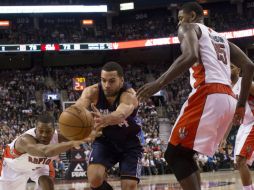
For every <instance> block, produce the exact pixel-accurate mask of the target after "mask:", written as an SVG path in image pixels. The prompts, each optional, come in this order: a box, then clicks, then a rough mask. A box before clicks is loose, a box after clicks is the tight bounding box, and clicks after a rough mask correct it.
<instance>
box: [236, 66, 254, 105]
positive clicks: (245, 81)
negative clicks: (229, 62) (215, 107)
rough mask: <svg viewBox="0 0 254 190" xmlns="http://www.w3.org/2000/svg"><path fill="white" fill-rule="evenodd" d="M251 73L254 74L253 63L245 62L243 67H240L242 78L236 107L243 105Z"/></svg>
mask: <svg viewBox="0 0 254 190" xmlns="http://www.w3.org/2000/svg"><path fill="white" fill-rule="evenodd" d="M253 75H254V66H253V63H252V64H246V65H245V67H244V68H243V69H242V76H243V79H242V84H241V92H240V96H239V99H238V103H237V106H238V107H245V104H246V101H247V98H248V96H249V91H250V87H251V84H252V79H253Z"/></svg>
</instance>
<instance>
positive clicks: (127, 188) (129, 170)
mask: <svg viewBox="0 0 254 190" xmlns="http://www.w3.org/2000/svg"><path fill="white" fill-rule="evenodd" d="M142 153H143V148H142V146H141V145H140V141H139V139H138V137H135V139H132V140H129V141H128V142H126V144H125V149H124V151H123V153H122V155H121V160H120V164H119V169H120V174H121V188H122V190H136V189H137V187H138V183H139V178H140V175H141V169H142V163H141V159H142Z"/></svg>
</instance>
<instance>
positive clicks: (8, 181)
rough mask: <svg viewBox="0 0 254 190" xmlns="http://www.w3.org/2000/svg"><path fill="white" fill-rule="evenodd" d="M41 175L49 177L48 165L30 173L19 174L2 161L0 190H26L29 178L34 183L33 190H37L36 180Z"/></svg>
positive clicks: (19, 172)
mask: <svg viewBox="0 0 254 190" xmlns="http://www.w3.org/2000/svg"><path fill="white" fill-rule="evenodd" d="M42 175H47V176H48V175H49V166H48V165H45V166H44V167H41V168H39V169H36V170H34V171H31V172H21V171H15V170H14V169H12V168H11V167H9V166H8V165H7V164H6V162H5V161H4V160H3V165H2V171H1V176H0V190H9V189H10V190H11V189H13V190H26V184H27V181H28V179H29V178H30V179H31V180H32V181H34V182H35V183H36V188H35V190H38V189H39V186H38V180H39V177H40V176H42Z"/></svg>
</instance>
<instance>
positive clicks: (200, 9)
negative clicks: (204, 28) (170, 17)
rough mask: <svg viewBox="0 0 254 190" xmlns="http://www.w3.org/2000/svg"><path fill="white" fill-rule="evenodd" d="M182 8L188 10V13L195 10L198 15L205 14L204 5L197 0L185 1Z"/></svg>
mask: <svg viewBox="0 0 254 190" xmlns="http://www.w3.org/2000/svg"><path fill="white" fill-rule="evenodd" d="M180 10H183V11H184V12H187V13H190V12H191V11H194V12H195V13H196V14H197V16H200V17H203V16H204V12H203V7H202V6H201V5H200V4H198V3H197V2H189V3H185V4H183V5H182V7H181V9H180Z"/></svg>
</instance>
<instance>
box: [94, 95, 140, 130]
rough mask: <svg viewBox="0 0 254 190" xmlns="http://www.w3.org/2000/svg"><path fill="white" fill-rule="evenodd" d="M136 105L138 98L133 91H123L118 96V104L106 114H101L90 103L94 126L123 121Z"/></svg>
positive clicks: (115, 123) (100, 126) (99, 126)
mask: <svg viewBox="0 0 254 190" xmlns="http://www.w3.org/2000/svg"><path fill="white" fill-rule="evenodd" d="M137 106H138V100H137V97H136V96H135V93H132V92H124V93H123V94H122V95H121V98H120V104H119V106H118V107H117V109H116V111H114V112H112V113H110V114H108V115H101V114H100V113H99V111H98V110H97V109H96V108H95V106H94V105H92V108H93V112H92V114H93V115H94V121H95V128H103V127H106V126H108V125H118V124H121V123H123V122H124V121H125V119H126V118H127V117H129V116H130V115H131V113H132V112H133V110H134V109H135V108H136V107H137Z"/></svg>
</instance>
